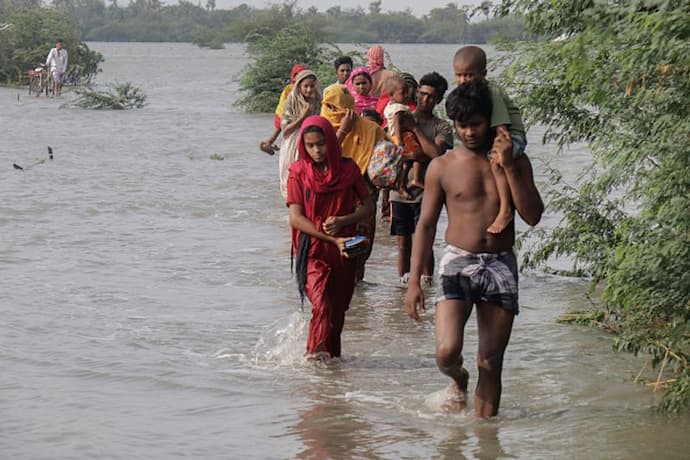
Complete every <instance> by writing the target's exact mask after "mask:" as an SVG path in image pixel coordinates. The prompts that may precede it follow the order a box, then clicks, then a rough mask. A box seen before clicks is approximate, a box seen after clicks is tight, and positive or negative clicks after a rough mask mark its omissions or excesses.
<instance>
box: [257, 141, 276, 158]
mask: <svg viewBox="0 0 690 460" xmlns="http://www.w3.org/2000/svg"><path fill="white" fill-rule="evenodd" d="M259 148H260V149H261V151H262V152H265V153H268V154H269V155H275V153H276V150H278V146H277V145H275V144H271V143H270V142H268V141H261V142H259Z"/></svg>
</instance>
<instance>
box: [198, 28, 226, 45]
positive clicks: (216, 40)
mask: <svg viewBox="0 0 690 460" xmlns="http://www.w3.org/2000/svg"><path fill="white" fill-rule="evenodd" d="M192 43H194V44H195V45H197V46H200V47H201V48H211V49H214V50H220V49H223V48H225V44H223V38H222V36H221V34H220V32H218V31H216V30H213V29H204V28H199V29H197V32H196V33H195V34H194V38H192Z"/></svg>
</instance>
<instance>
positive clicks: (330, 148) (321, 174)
mask: <svg viewBox="0 0 690 460" xmlns="http://www.w3.org/2000/svg"><path fill="white" fill-rule="evenodd" d="M298 146H299V160H297V161H296V162H294V163H293V164H292V166H290V175H289V176H288V184H287V200H286V203H287V206H288V207H289V209H290V225H291V226H292V247H293V251H294V253H295V254H296V255H297V257H296V269H295V277H296V278H297V286H298V288H299V292H300V295H301V296H302V298H304V296H305V295H306V297H308V298H309V301H310V302H311V305H312V318H311V322H310V323H309V339H308V341H307V356H308V357H310V358H320V357H322V356H324V357H330V358H335V357H338V356H340V352H341V350H340V348H341V347H340V334H341V332H342V330H343V324H344V323H345V312H346V311H347V309H348V308H349V307H350V300H351V299H352V293H353V291H354V288H355V269H356V266H357V262H356V259H353V258H350V256H349V255H348V253H347V252H346V250H345V242H346V241H348V240H350V239H351V237H352V236H354V235H355V233H356V224H357V222H359V221H361V220H362V219H365V218H366V217H368V216H370V215H371V214H373V213H374V211H375V207H374V202H373V201H372V199H371V197H370V196H369V190H368V189H367V185H366V184H365V182H364V179H363V178H362V174H361V172H360V170H359V168H358V167H357V164H356V163H355V162H354V161H352V160H350V159H349V158H344V157H343V156H342V153H341V150H340V143H339V142H338V137H337V136H336V133H335V130H334V129H333V126H331V124H330V122H329V121H328V120H327V119H325V118H324V117H322V116H319V115H313V116H310V117H308V118H307V119H305V120H304V122H303V123H302V127H301V130H300V132H299V144H298Z"/></svg>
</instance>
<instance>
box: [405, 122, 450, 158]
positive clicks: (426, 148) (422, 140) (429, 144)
mask: <svg viewBox="0 0 690 460" xmlns="http://www.w3.org/2000/svg"><path fill="white" fill-rule="evenodd" d="M412 132H413V133H414V135H415V136H417V140H418V141H419V145H421V146H422V153H423V154H424V156H422V157H421V158H415V160H416V161H423V160H425V159H429V160H433V159H434V158H436V157H437V156H440V155H443V153H444V152H445V151H446V147H445V146H444V145H441V144H440V143H436V142H434V141H433V140H432V139H429V138H428V137H426V134H424V131H422V130H421V128H420V127H419V126H417V125H416V124H415V125H414V128H412Z"/></svg>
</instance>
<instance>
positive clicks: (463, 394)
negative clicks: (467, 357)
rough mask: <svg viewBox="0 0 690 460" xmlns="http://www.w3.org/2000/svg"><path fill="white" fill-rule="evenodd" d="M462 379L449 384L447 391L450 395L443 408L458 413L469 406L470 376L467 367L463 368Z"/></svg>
mask: <svg viewBox="0 0 690 460" xmlns="http://www.w3.org/2000/svg"><path fill="white" fill-rule="evenodd" d="M461 374H462V375H461V377H460V381H459V382H458V381H455V380H453V382H452V383H451V384H450V385H448V388H446V393H447V395H448V397H447V398H446V401H445V402H444V403H443V405H442V406H441V408H442V409H443V410H444V411H446V412H451V413H458V412H462V411H463V410H465V408H466V407H467V382H468V380H469V378H470V374H469V372H467V370H466V369H464V368H463V369H462V370H461Z"/></svg>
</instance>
